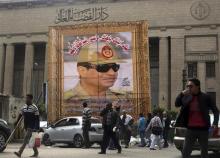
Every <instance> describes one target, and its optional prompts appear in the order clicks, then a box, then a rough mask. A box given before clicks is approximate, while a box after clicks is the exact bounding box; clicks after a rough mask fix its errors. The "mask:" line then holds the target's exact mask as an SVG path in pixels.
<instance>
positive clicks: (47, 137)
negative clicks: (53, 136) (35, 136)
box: [42, 133, 52, 146]
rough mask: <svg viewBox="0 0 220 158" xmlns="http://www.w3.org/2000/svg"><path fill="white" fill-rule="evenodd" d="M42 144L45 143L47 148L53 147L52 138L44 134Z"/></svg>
mask: <svg viewBox="0 0 220 158" xmlns="http://www.w3.org/2000/svg"><path fill="white" fill-rule="evenodd" d="M42 143H43V144H44V145H45V146H51V145H52V142H51V141H50V136H49V134H47V133H46V134H44V136H43V140H42Z"/></svg>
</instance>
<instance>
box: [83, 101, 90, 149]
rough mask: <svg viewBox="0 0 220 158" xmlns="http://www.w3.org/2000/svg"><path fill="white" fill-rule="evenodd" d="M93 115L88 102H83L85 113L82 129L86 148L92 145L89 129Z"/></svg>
mask: <svg viewBox="0 0 220 158" xmlns="http://www.w3.org/2000/svg"><path fill="white" fill-rule="evenodd" d="M91 117H92V111H91V109H90V108H88V105H87V103H86V102H84V103H83V114H82V130H83V139H84V148H89V147H90V141H89V129H90V127H91Z"/></svg>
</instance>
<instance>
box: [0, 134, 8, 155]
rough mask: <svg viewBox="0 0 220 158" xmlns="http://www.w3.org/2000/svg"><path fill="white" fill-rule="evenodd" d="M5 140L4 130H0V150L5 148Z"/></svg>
mask: <svg viewBox="0 0 220 158" xmlns="http://www.w3.org/2000/svg"><path fill="white" fill-rule="evenodd" d="M6 141H7V136H6V134H5V133H4V132H2V131H0V152H2V151H3V150H5V143H6Z"/></svg>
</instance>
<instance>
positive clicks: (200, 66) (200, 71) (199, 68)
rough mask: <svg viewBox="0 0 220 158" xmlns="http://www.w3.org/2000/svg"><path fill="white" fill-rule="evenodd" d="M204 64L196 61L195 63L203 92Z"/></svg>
mask: <svg viewBox="0 0 220 158" xmlns="http://www.w3.org/2000/svg"><path fill="white" fill-rule="evenodd" d="M205 70H206V65H205V62H198V65H197V73H198V79H199V80H200V84H201V86H200V87H201V90H202V91H203V92H204V91H206V89H205V87H206V86H205V81H206V80H205V79H206V77H205V76H206V71H205Z"/></svg>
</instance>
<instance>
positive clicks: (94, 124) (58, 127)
mask: <svg viewBox="0 0 220 158" xmlns="http://www.w3.org/2000/svg"><path fill="white" fill-rule="evenodd" d="M102 136H103V129H102V124H101V122H100V121H99V119H98V118H94V117H92V119H91V128H90V131H89V138H90V142H91V145H92V144H93V143H99V144H100V143H101V142H102ZM42 142H43V144H44V145H46V146H49V145H53V144H55V143H66V144H68V145H73V146H74V147H77V148H80V147H82V146H83V136H82V117H81V116H76V117H66V118H63V119H61V120H59V121H57V122H56V123H55V124H52V125H51V126H50V127H48V128H47V129H45V130H44V135H43V139H42Z"/></svg>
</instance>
